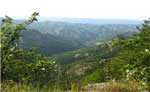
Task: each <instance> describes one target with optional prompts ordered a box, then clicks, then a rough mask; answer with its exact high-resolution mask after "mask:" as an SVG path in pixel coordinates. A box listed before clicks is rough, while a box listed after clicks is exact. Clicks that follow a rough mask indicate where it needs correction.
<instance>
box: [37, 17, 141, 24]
mask: <svg viewBox="0 0 150 92" xmlns="http://www.w3.org/2000/svg"><path fill="white" fill-rule="evenodd" d="M39 21H57V22H68V23H82V24H98V25H99V24H141V23H142V22H143V21H142V20H136V19H96V18H95V19H94V18H60V17H59V18H58V17H40V18H39Z"/></svg>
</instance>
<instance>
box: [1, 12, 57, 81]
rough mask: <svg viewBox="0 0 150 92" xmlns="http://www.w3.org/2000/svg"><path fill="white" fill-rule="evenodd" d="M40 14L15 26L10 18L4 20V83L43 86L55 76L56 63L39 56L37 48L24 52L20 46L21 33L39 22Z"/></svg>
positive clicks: (2, 39)
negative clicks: (8, 81)
mask: <svg viewBox="0 0 150 92" xmlns="http://www.w3.org/2000/svg"><path fill="white" fill-rule="evenodd" d="M38 14H39V13H37V12H34V13H33V14H32V15H31V17H30V19H29V20H27V21H24V22H22V23H19V24H15V23H14V22H13V19H11V18H10V17H8V16H6V18H5V19H2V22H1V23H2V24H1V30H0V36H1V43H0V49H1V70H2V81H7V80H13V81H15V82H20V83H22V82H23V83H33V84H43V83H47V82H48V80H50V79H51V77H52V76H53V72H54V70H56V67H57V66H56V64H55V62H51V61H49V60H48V59H47V58H46V57H45V56H44V55H41V54H37V53H36V51H35V49H36V48H32V49H30V50H29V51H24V50H23V49H22V48H21V46H20V37H21V32H22V31H23V30H24V29H25V28H26V26H27V25H29V24H31V23H32V22H34V21H37V18H36V16H38Z"/></svg>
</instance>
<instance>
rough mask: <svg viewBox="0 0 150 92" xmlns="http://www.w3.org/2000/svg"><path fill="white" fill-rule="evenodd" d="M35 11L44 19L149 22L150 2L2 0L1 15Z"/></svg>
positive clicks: (27, 14) (139, 0)
mask: <svg viewBox="0 0 150 92" xmlns="http://www.w3.org/2000/svg"><path fill="white" fill-rule="evenodd" d="M34 11H37V12H39V13H40V16H43V17H77V18H105V19H106V18H109V19H112V18H115V19H116V18H117V19H145V18H148V17H150V0H0V16H4V15H8V16H11V17H13V18H27V17H29V16H30V14H31V13H32V12H34Z"/></svg>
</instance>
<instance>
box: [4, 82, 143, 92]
mask: <svg viewBox="0 0 150 92" xmlns="http://www.w3.org/2000/svg"><path fill="white" fill-rule="evenodd" d="M143 90H144V89H143V86H142V85H141V83H139V82H136V81H128V82H123V81H121V82H113V81H111V82H108V83H106V85H104V86H103V87H101V86H97V87H96V88H95V89H93V90H84V91H82V90H81V89H80V88H79V85H77V84H71V89H69V90H67V91H62V90H59V89H52V88H51V87H50V86H47V85H46V86H43V87H40V86H33V85H25V84H19V83H13V82H9V83H2V86H1V92H141V91H143Z"/></svg>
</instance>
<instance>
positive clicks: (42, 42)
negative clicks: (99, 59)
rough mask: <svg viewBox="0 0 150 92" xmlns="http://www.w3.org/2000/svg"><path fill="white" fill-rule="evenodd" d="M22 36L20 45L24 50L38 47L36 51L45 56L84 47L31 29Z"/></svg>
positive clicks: (75, 41) (77, 42) (74, 41)
mask: <svg viewBox="0 0 150 92" xmlns="http://www.w3.org/2000/svg"><path fill="white" fill-rule="evenodd" d="M22 34H23V37H22V45H23V47H24V48H25V49H29V48H31V47H39V49H38V51H39V52H41V53H43V54H45V55H47V56H49V55H52V54H58V53H62V52H65V51H71V50H75V49H78V48H81V47H84V45H83V44H82V43H80V42H79V41H77V40H70V39H65V38H61V37H58V36H54V35H51V34H43V33H40V32H38V31H36V30H33V29H28V30H25V31H23V33H22Z"/></svg>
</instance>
